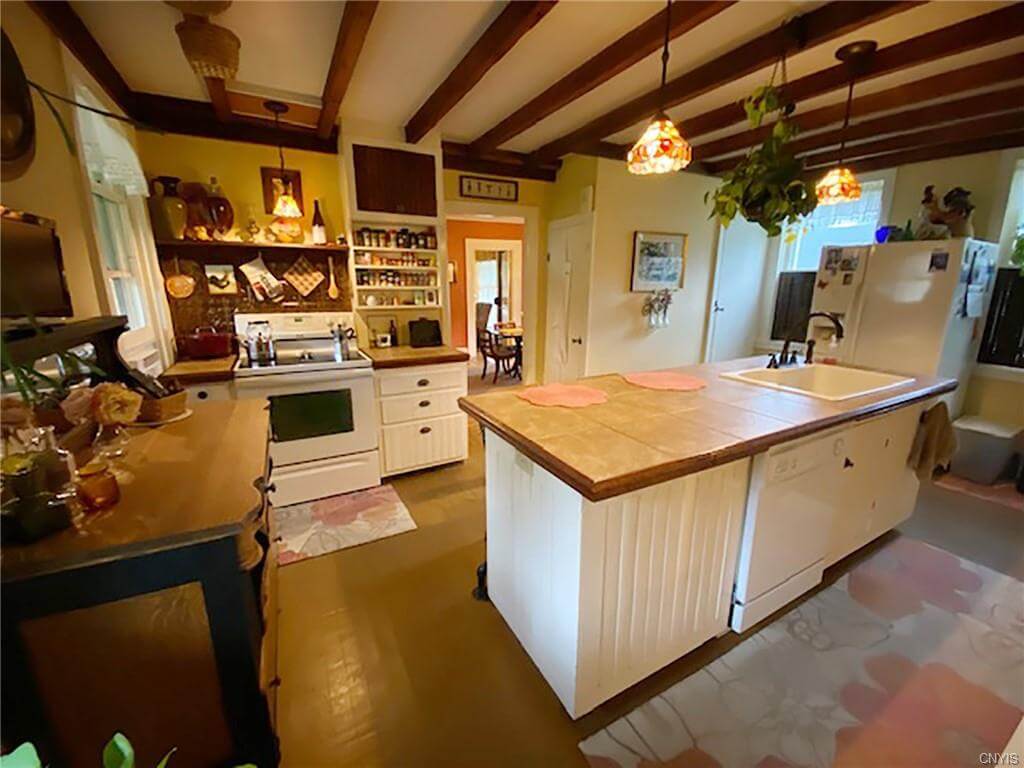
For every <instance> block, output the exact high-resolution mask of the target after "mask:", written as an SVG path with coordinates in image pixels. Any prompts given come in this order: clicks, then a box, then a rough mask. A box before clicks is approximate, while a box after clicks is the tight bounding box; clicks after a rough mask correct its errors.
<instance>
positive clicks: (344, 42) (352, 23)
mask: <svg viewBox="0 0 1024 768" xmlns="http://www.w3.org/2000/svg"><path fill="white" fill-rule="evenodd" d="M376 12H377V0H349V2H347V3H345V11H344V13H342V16H341V23H340V24H339V25H338V39H337V40H336V41H335V43H334V54H333V55H332V56H331V66H330V69H328V70H327V82H326V83H324V92H323V96H322V97H321V107H320V116H319V118H318V119H317V124H316V135H317V136H318V137H320V138H321V139H326V138H327V137H328V136H330V135H331V129H332V128H333V127H334V121H335V120H337V118H338V110H339V109H340V108H341V102H342V101H343V100H344V98H345V92H346V91H347V90H348V84H349V83H350V82H351V81H352V74H353V73H354V72H355V70H356V62H357V61H358V60H359V54H360V52H361V51H362V50H363V43H364V42H366V34H367V32H369V30H370V22H372V21H373V15H374V14H375V13H376Z"/></svg>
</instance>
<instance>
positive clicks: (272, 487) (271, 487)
mask: <svg viewBox="0 0 1024 768" xmlns="http://www.w3.org/2000/svg"><path fill="white" fill-rule="evenodd" d="M266 490H267V493H277V483H271V484H270V485H268V486H267V488H266Z"/></svg>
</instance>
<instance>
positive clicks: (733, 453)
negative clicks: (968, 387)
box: [459, 380, 957, 502]
mask: <svg viewBox="0 0 1024 768" xmlns="http://www.w3.org/2000/svg"><path fill="white" fill-rule="evenodd" d="M956 387H957V382H956V381H954V380H945V381H938V382H936V383H934V384H931V385H928V386H924V387H920V388H916V389H913V390H910V391H909V392H905V393H902V394H897V395H894V396H892V397H889V398H887V399H884V400H878V401H876V402H873V403H870V404H867V405H864V406H861V407H859V408H855V409H853V410H850V411H846V412H844V413H838V414H835V415H834V416H826V417H824V418H820V419H815V420H813V421H810V422H807V423H806V424H794V425H793V426H792V427H790V428H789V429H783V430H780V431H778V432H772V433H770V434H767V435H763V436H761V437H756V438H753V439H750V440H744V441H741V442H737V443H734V444H732V445H729V446H726V447H725V448H722V449H719V450H714V451H708V452H706V453H700V454H696V455H694V456H688V457H686V458H683V459H679V460H676V461H671V462H667V463H665V464H659V465H657V466H655V467H651V468H650V469H645V470H641V471H638V472H632V473H629V474H627V475H622V476H621V477H615V478H612V479H610V480H599V481H597V482H595V481H593V480H591V479H590V478H589V477H587V476H586V475H583V474H581V473H580V472H578V471H576V470H575V469H574V468H573V467H571V466H569V465H568V464H566V463H565V462H563V461H562V460H561V459H559V458H558V457H556V456H553V455H552V454H550V453H548V452H547V451H546V450H544V448H542V447H541V446H540V445H538V444H537V443H534V442H533V441H531V440H527V439H525V438H523V437H522V435H520V434H519V433H518V432H515V431H514V430H511V429H509V428H508V427H506V426H505V425H503V424H501V423H500V422H497V421H495V420H493V419H492V418H490V417H489V416H488V415H487V414H485V413H484V412H483V411H481V410H479V409H478V408H476V407H475V406H474V405H473V404H472V403H470V402H468V401H467V400H466V398H465V397H460V398H459V407H460V408H461V409H462V410H463V411H465V412H466V413H467V414H469V415H470V416H472V417H473V418H474V419H476V420H477V421H479V422H480V423H481V424H483V425H484V426H486V427H487V428H488V429H490V430H491V431H493V432H494V433H495V434H497V435H499V436H500V437H502V438H503V439H505V440H506V441H507V442H509V443H510V444H511V445H512V446H513V447H515V448H516V450H518V451H519V452H520V453H522V454H523V455H524V456H526V457H527V458H529V459H530V460H532V461H533V462H535V463H536V464H539V465H540V466H542V467H543V468H544V469H546V470H547V471H548V472H550V473H551V474H553V475H554V476H555V477H557V478H558V479H559V480H561V481H562V482H564V483H565V484H566V485H568V486H569V487H570V488H572V489H573V490H575V491H578V492H579V493H580V494H582V495H583V497H584V498H586V499H588V500H589V501H594V502H597V501H604V500H605V499H610V498H612V497H613V496H621V495H622V494H624V493H629V492H631V491H638V490H640V489H642V488H647V487H648V486H651V485H657V484H658V483H663V482H667V481H669V480H675V479H676V478H679V477H684V476H685V475H690V474H693V473H695V472H701V471H703V470H705V469H712V468H713V467H717V466H720V465H722V464H728V463H729V462H731V461H736V460H737V459H742V458H746V457H748V456H753V455H755V454H758V453H761V452H762V451H766V450H768V449H769V448H771V447H773V446H776V445H779V444H780V443H785V442H788V441H790V440H796V439H799V438H802V437H807V436H808V435H813V434H814V433H815V432H822V431H824V430H826V429H830V428H832V427H836V426H839V425H841V424H845V423H848V422H852V421H862V420H863V419H866V418H870V417H873V416H880V415H882V414H884V413H888V412H889V411H894V410H896V409H898V408H904V407H906V406H908V405H913V404H914V403H917V402H920V401H922V400H928V399H929V398H932V397H936V396H937V395H942V394H945V393H947V392H952V391H953V390H955V389H956Z"/></svg>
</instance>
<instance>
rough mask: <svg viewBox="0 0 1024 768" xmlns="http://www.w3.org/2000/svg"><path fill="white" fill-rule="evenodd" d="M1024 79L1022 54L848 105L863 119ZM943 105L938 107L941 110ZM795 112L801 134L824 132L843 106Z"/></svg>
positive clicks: (725, 143)
mask: <svg viewBox="0 0 1024 768" xmlns="http://www.w3.org/2000/svg"><path fill="white" fill-rule="evenodd" d="M1022 77H1024V53H1019V54H1016V55H1013V56H1004V57H1003V58H1001V59H994V60H992V61H986V62H983V63H981V64H975V65H974V66H971V67H964V68H963V69H958V70H953V71H952V72H943V73H942V74H940V75H934V76H932V77H926V78H923V79H921V80H916V81H914V82H912V83H905V84H903V85H897V86H896V87H894V88H887V89H886V90H884V91H878V92H876V93H871V94H868V95H866V96H857V97H855V98H854V99H853V102H852V103H851V104H850V117H851V119H858V118H863V117H865V116H867V115H870V114H872V113H875V112H885V111H888V110H893V109H899V108H900V107H905V106H910V105H911V104H917V103H920V102H923V101H932V100H934V99H940V98H944V97H948V96H954V95H956V94H958V93H963V92H964V91H972V90H976V89H980V88H985V87H989V86H993V85H998V84H1000V83H1005V82H1009V81H1011V80H1017V79H1020V78H1022ZM942 106H944V105H938V108H941V107H942ZM799 110H800V106H799V105H797V112H796V114H794V115H793V116H792V118H790V121H791V122H793V123H794V124H796V125H797V127H799V128H800V130H801V131H813V130H815V129H817V128H824V127H826V126H829V125H833V124H835V123H839V122H841V121H842V119H843V115H844V114H845V111H846V103H845V102H838V103H836V104H829V105H828V106H826V107H820V108H818V109H812V110H810V111H808V112H800V111H799ZM774 125H775V123H769V124H766V125H762V126H761V127H760V128H752V129H750V130H746V131H741V132H740V133H734V134H730V135H729V136H725V137H724V138H721V139H717V140H715V141H708V142H705V143H703V144H696V146H694V148H693V149H694V154H696V155H699V156H700V157H702V158H707V159H711V158H714V157H719V156H722V155H728V154H730V153H733V152H738V151H739V150H742V149H746V148H747V147H752V146H754V145H755V144H760V143H761V142H762V141H764V140H765V139H766V138H768V135H769V134H770V133H771V131H772V128H773V127H774Z"/></svg>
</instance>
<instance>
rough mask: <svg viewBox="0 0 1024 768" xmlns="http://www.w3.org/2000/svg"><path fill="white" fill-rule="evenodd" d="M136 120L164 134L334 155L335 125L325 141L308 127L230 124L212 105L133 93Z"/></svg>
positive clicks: (246, 121)
mask: <svg viewBox="0 0 1024 768" xmlns="http://www.w3.org/2000/svg"><path fill="white" fill-rule="evenodd" d="M135 97H136V101H137V105H138V116H137V117H138V119H139V120H141V121H142V122H144V123H145V124H146V125H148V126H151V127H153V128H155V129H158V130H161V131H166V132H168V133H184V134H187V135H189V136H203V137H206V138H210V139H226V140H228V141H246V142H249V143H251V144H266V145H267V146H271V147H276V146H277V145H278V144H280V145H281V146H284V147H288V148H291V149H305V150H308V151H310V152H323V153H326V154H331V155H335V154H337V153H338V138H337V134H338V129H337V126H335V128H334V129H333V131H332V132H331V135H330V136H329V137H328V138H326V139H321V138H320V137H319V136H317V135H316V131H314V130H312V129H310V128H301V127H299V126H291V125H287V124H285V123H282V124H281V127H280V129H278V128H276V127H275V126H274V124H273V123H272V122H271V121H269V120H260V119H259V118H255V117H248V116H242V115H236V116H235V118H234V119H233V120H231V121H230V122H226V123H225V122H222V121H220V120H218V119H217V115H216V113H215V112H214V109H213V105H212V104H210V103H209V102H205V101H192V100H190V99H177V98H174V97H172V96H160V95H158V94H155V93H136V94H135Z"/></svg>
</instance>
